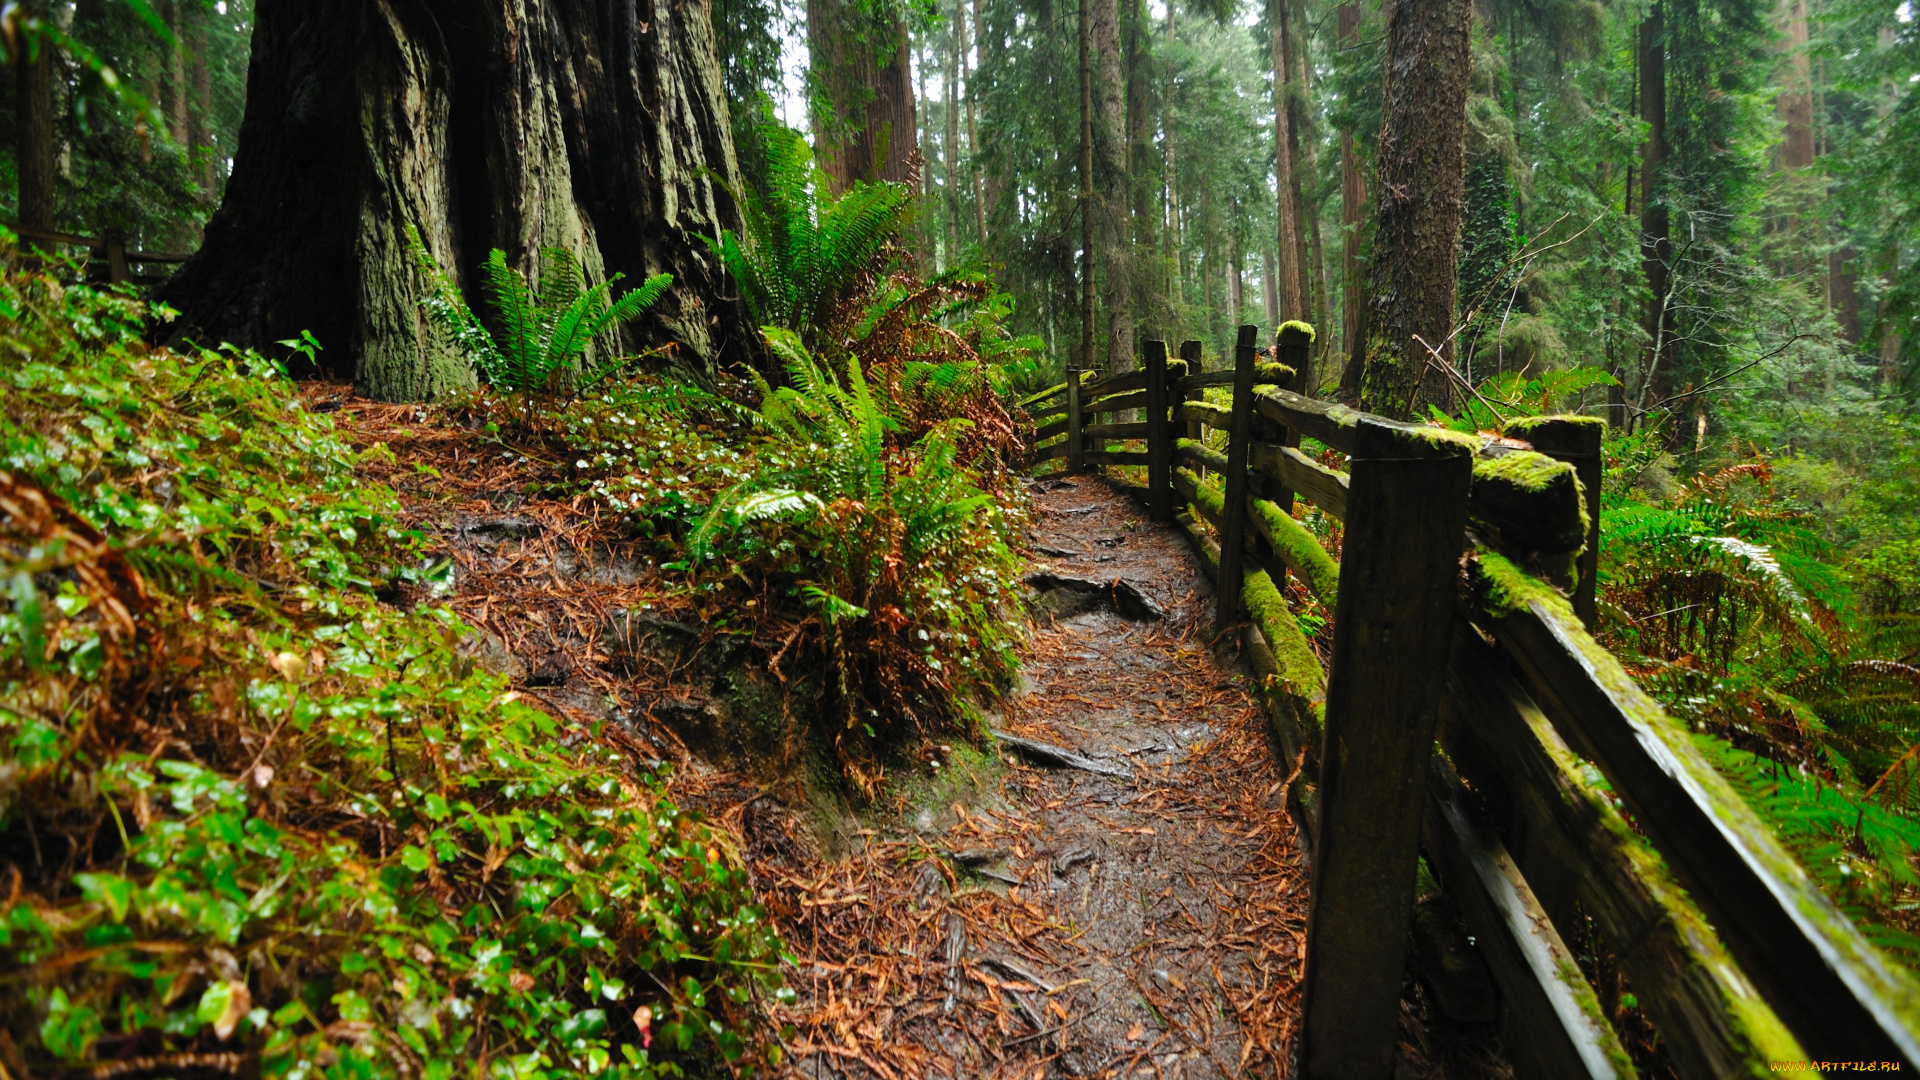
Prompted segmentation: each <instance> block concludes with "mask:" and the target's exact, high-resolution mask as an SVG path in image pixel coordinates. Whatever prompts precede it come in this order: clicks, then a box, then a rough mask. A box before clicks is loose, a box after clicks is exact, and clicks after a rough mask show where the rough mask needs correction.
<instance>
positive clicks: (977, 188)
mask: <svg viewBox="0 0 1920 1080" xmlns="http://www.w3.org/2000/svg"><path fill="white" fill-rule="evenodd" d="M953 23H954V25H955V26H957V27H959V29H960V79H961V82H962V83H963V84H964V85H965V88H966V97H967V178H968V180H969V181H971V183H972V186H973V231H974V237H975V239H977V240H979V241H980V246H981V248H982V249H984V248H985V247H986V244H987V197H986V192H985V191H983V190H982V183H981V177H980V128H979V123H978V121H977V119H976V118H975V116H974V112H975V109H974V101H973V47H972V45H971V44H970V43H969V42H968V41H967V6H966V3H965V0H954V4H953Z"/></svg>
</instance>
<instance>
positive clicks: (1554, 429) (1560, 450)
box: [1505, 416, 1607, 630]
mask: <svg viewBox="0 0 1920 1080" xmlns="http://www.w3.org/2000/svg"><path fill="white" fill-rule="evenodd" d="M1606 430H1607V429H1606V424H1605V423H1604V422H1602V421H1600V420H1597V419H1594V418H1591V417H1586V416H1547V417H1542V418H1540V419H1538V420H1520V421H1515V422H1514V423H1511V424H1508V425H1507V426H1506V428H1505V433H1506V434H1509V435H1512V436H1513V437H1514V438H1516V439H1525V440H1527V441H1528V442H1530V443H1532V444H1533V448H1534V449H1535V450H1538V451H1540V452H1541V453H1543V454H1545V455H1547V456H1548V457H1550V458H1553V459H1554V460H1556V461H1564V462H1567V463H1568V464H1570V465H1572V466H1573V474H1574V475H1575V476H1577V477H1579V479H1580V490H1581V493H1582V494H1583V495H1584V496H1585V498H1586V503H1587V546H1586V547H1585V548H1584V549H1583V550H1582V551H1581V552H1580V558H1579V560H1578V561H1577V562H1576V563H1575V564H1574V566H1575V570H1576V571H1577V576H1576V578H1575V580H1574V585H1573V613H1574V614H1575V615H1578V616H1580V621H1581V622H1582V623H1583V624H1585V625H1586V627H1587V629H1589V630H1591V629H1593V621H1594V617H1595V616H1596V615H1597V614H1598V611H1597V609H1596V607H1595V598H1594V582H1595V580H1596V578H1598V576H1599V570H1600V466H1601V461H1600V443H1601V440H1602V439H1604V438H1605V437H1606Z"/></svg>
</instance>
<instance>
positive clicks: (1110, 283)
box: [1091, 0, 1136, 371]
mask: <svg viewBox="0 0 1920 1080" xmlns="http://www.w3.org/2000/svg"><path fill="white" fill-rule="evenodd" d="M1092 2H1093V25H1092V27H1091V31H1092V35H1093V42H1092V43H1093V50H1094V58H1095V64H1094V83H1093V85H1094V111H1093V118H1094V139H1093V152H1094V167H1093V178H1094V184H1095V196H1094V206H1095V207H1096V209H1097V213H1098V219H1099V234H1098V239H1099V243H1100V258H1101V260H1102V262H1103V263H1104V265H1103V266H1102V267H1101V274H1100V286H1101V287H1100V293H1101V300H1102V302H1103V304H1104V305H1105V307H1106V309H1107V362H1108V366H1109V369H1110V370H1113V371H1130V370H1132V369H1133V368H1134V367H1135V366H1136V364H1135V358H1134V350H1133V278H1132V270H1133V228H1132V222H1131V221H1130V220H1129V217H1130V214H1131V212H1132V209H1133V206H1132V200H1131V199H1129V198H1128V197H1127V186H1128V179H1127V99H1126V90H1127V84H1126V80H1125V78H1124V76H1123V74H1122V71H1121V55H1120V5H1119V3H1118V0H1092Z"/></svg>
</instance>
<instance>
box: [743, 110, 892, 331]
mask: <svg viewBox="0 0 1920 1080" xmlns="http://www.w3.org/2000/svg"><path fill="white" fill-rule="evenodd" d="M766 146H767V183H766V186H765V187H763V188H760V189H758V190H750V191H736V192H734V193H733V195H734V198H735V200H736V201H737V202H738V203H739V204H740V207H741V216H742V218H743V223H744V225H745V226H746V228H745V231H744V232H741V233H736V232H734V231H733V230H731V229H729V230H726V231H724V232H722V233H721V234H720V236H719V237H717V238H715V237H709V238H707V245H708V247H709V248H710V249H711V250H712V251H713V253H714V254H715V256H717V257H718V258H719V259H720V261H721V263H722V264H724V265H725V266H726V268H727V271H728V272H729V273H730V274H732V275H733V279H734V281H735V283H737V284H738V285H739V286H740V295H741V298H742V299H743V300H745V301H746V305H747V310H748V312H749V313H750V314H751V315H752V316H753V319H754V321H755V322H756V323H758V324H759V325H761V326H771V327H777V328H779V329H783V330H790V331H793V332H795V333H798V334H800V335H801V336H802V338H804V339H805V340H807V341H808V342H810V343H811V342H814V341H816V340H817V339H818V337H819V335H820V333H821V331H823V330H824V329H825V328H826V327H827V326H828V324H829V323H831V322H832V321H833V320H834V317H835V314H836V312H837V311H838V310H839V309H840V307H841V306H842V305H843V304H846V303H847V302H848V301H850V300H856V299H859V294H860V293H861V291H862V290H859V289H858V288H856V286H857V284H858V283H859V280H860V278H861V277H863V276H865V275H870V274H873V273H874V272H875V271H876V269H877V264H878V262H879V260H880V257H881V253H882V251H883V250H884V249H885V248H886V246H887V245H888V244H890V243H891V242H892V241H893V240H894V238H895V237H897V236H898V235H899V233H900V230H901V228H902V227H903V226H904V225H905V223H906V220H907V215H908V213H909V212H910V211H911V209H912V195H911V192H910V190H909V189H908V188H907V187H906V186H905V185H903V184H895V183H889V182H885V181H882V182H878V183H866V182H856V183H855V184H854V185H853V186H852V187H851V188H849V189H848V190H847V191H846V192H845V193H843V194H841V195H840V196H839V197H838V198H836V197H834V196H833V194H832V188H831V185H830V184H829V182H828V179H827V175H826V173H825V172H824V171H822V170H821V169H820V167H819V166H818V165H817V164H816V163H815V161H814V157H813V150H812V149H811V148H810V147H808V146H807V142H806V140H805V139H804V138H802V137H801V135H800V134H799V133H798V132H796V131H793V130H791V129H789V128H786V127H783V126H780V125H777V124H776V125H770V126H768V128H767V129H766Z"/></svg>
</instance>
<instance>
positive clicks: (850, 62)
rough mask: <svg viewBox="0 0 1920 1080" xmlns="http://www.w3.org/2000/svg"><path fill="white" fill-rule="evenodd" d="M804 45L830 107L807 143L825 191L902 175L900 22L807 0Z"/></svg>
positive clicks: (845, 3)
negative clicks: (815, 156)
mask: <svg viewBox="0 0 1920 1080" xmlns="http://www.w3.org/2000/svg"><path fill="white" fill-rule="evenodd" d="M576 2H586V0H576ZM603 2H604V0H603ZM627 2H634V0H627ZM679 2H685V0H679ZM687 10H688V12H689V13H690V14H692V13H695V12H696V9H695V8H688V9H687ZM807 49H808V53H809V56H810V57H811V60H812V66H813V70H812V75H813V78H814V81H815V83H816V84H817V85H818V86H819V87H820V88H821V89H822V90H824V91H825V102H824V104H826V105H827V106H828V108H829V109H830V110H831V113H832V115H830V116H816V117H814V135H815V139H814V142H815V151H816V153H817V154H818V156H819V158H820V165H821V168H822V169H824V170H825V171H826V174H827V176H828V177H829V178H830V180H831V181H832V187H833V190H834V191H835V192H836V193H838V192H842V191H845V190H846V189H847V188H848V187H851V186H852V185H853V182H854V181H856V180H895V181H905V180H906V179H907V178H908V176H910V175H911V174H912V168H913V167H912V165H911V164H910V161H911V159H912V157H913V151H914V149H915V147H914V145H913V139H914V135H915V133H916V132H917V130H918V129H917V125H916V124H915V123H914V102H913V78H912V75H911V73H909V72H908V71H907V68H908V67H909V66H911V65H910V64H909V63H908V62H907V57H908V55H909V45H908V42H907V27H906V24H905V23H904V22H901V21H899V20H898V19H892V20H891V21H889V17H888V16H886V15H885V14H881V13H879V12H878V11H877V9H870V8H869V7H868V6H867V5H862V4H856V3H852V2H850V0H807ZM948 107H949V108H951V107H952V102H951V101H949V102H948Z"/></svg>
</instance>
